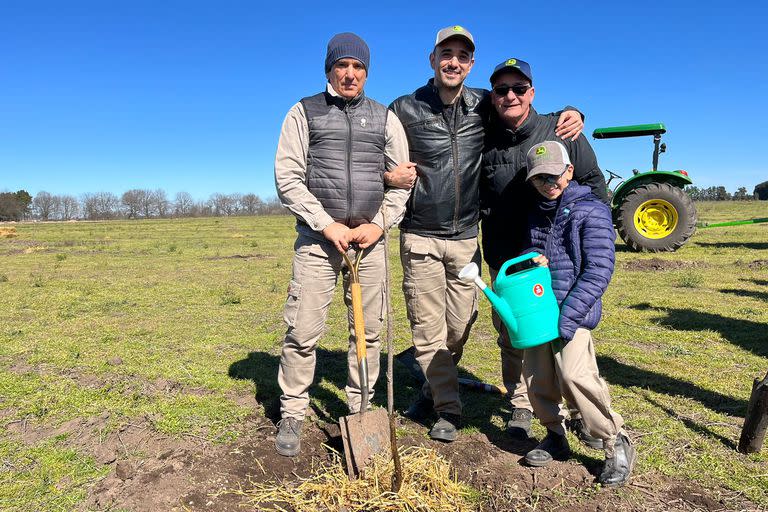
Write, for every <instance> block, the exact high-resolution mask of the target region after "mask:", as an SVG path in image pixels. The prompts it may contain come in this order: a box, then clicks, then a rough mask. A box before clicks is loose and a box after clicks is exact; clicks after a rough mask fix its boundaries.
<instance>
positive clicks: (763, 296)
mask: <svg viewBox="0 0 768 512" xmlns="http://www.w3.org/2000/svg"><path fill="white" fill-rule="evenodd" d="M720 293H730V294H733V295H738V296H739V297H751V298H753V299H757V300H765V301H768V292H758V291H755V290H739V289H727V290H720Z"/></svg>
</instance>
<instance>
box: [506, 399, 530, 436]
mask: <svg viewBox="0 0 768 512" xmlns="http://www.w3.org/2000/svg"><path fill="white" fill-rule="evenodd" d="M532 419H533V413H532V412H531V411H529V410H528V409H521V408H519V407H516V408H514V409H512V416H511V417H510V419H509V421H508V422H507V434H509V436H510V437H512V438H514V439H520V440H523V441H524V440H526V439H528V438H529V437H531V420H532Z"/></svg>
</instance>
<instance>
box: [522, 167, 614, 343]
mask: <svg viewBox="0 0 768 512" xmlns="http://www.w3.org/2000/svg"><path fill="white" fill-rule="evenodd" d="M531 193H532V194H536V195H537V196H538V197H539V198H540V199H541V201H542V202H544V201H546V200H545V199H544V198H543V197H542V196H540V195H539V194H538V192H534V191H531ZM543 204H545V203H541V204H540V205H543ZM528 237H529V239H528V243H529V247H530V248H531V249H530V250H535V251H537V252H539V253H541V254H544V255H545V256H546V257H547V259H549V270H550V272H551V273H552V288H553V289H554V292H555V297H557V302H558V303H559V304H560V325H559V329H560V337H561V338H562V339H563V340H564V341H570V340H572V339H573V335H574V333H575V332H576V329H578V328H579V327H584V328H586V329H594V328H595V327H597V324H598V322H600V315H601V314H602V309H603V307H602V301H601V299H600V298H601V297H602V296H603V293H605V290H606V289H607V288H608V283H609V282H610V280H611V274H613V266H614V262H615V248H614V240H615V238H616V234H615V232H614V230H613V222H612V219H611V210H610V209H609V208H608V206H606V205H605V204H604V203H602V202H601V201H600V200H599V199H598V198H597V197H596V196H594V195H593V194H592V192H591V190H590V188H589V187H585V186H583V185H579V184H578V183H576V182H575V181H572V182H571V183H570V184H569V185H568V187H566V189H565V190H564V191H563V194H562V195H561V196H560V199H559V200H558V201H557V205H556V208H552V210H551V211H546V209H544V208H540V207H537V206H534V207H533V208H531V210H530V214H529V216H528ZM526 252H527V251H526Z"/></svg>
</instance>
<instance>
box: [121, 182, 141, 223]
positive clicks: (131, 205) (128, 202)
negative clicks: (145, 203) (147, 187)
mask: <svg viewBox="0 0 768 512" xmlns="http://www.w3.org/2000/svg"><path fill="white" fill-rule="evenodd" d="M145 192H146V191H144V190H140V189H137V188H134V189H131V190H127V191H125V192H123V195H122V196H121V197H120V202H121V203H122V204H123V207H124V208H125V216H126V217H128V218H129V219H138V218H139V215H140V214H141V207H142V197H143V196H144V193H145Z"/></svg>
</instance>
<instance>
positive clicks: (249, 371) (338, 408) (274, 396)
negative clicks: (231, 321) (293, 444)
mask: <svg viewBox="0 0 768 512" xmlns="http://www.w3.org/2000/svg"><path fill="white" fill-rule="evenodd" d="M316 356H317V362H316V365H315V379H314V381H313V382H317V380H318V379H325V380H328V381H329V382H331V383H332V384H333V385H334V386H336V387H338V388H340V389H343V388H344V386H345V385H346V383H347V354H346V352H341V351H340V350H335V351H331V350H325V349H321V348H318V349H317V350H316ZM279 367H280V356H279V355H273V354H270V353H267V352H251V353H249V354H248V357H246V358H245V359H242V360H240V361H236V362H234V363H232V364H231V365H230V366H229V376H230V377H231V378H233V379H239V380H250V381H251V382H253V384H254V387H255V390H256V401H257V402H258V403H260V404H261V405H262V406H263V407H264V415H265V416H266V417H267V418H269V419H271V420H272V421H277V420H279V419H280V395H281V394H282V391H281V390H280V386H279V385H278V383H277V371H278V368H279ZM309 395H310V407H311V408H312V409H313V410H314V412H315V413H316V414H317V416H318V417H319V418H320V419H322V420H324V421H326V422H333V421H336V419H337V418H338V417H339V416H343V415H345V414H348V413H349V409H348V408H347V405H346V403H345V402H344V401H343V400H341V399H340V398H339V397H338V396H337V395H336V394H334V393H332V392H330V391H328V390H326V389H323V388H322V387H319V386H315V385H312V386H311V387H310V389H309ZM376 398H378V397H376ZM312 400H314V401H315V402H317V403H318V404H319V405H317V406H316V405H315V404H314V403H312Z"/></svg>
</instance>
